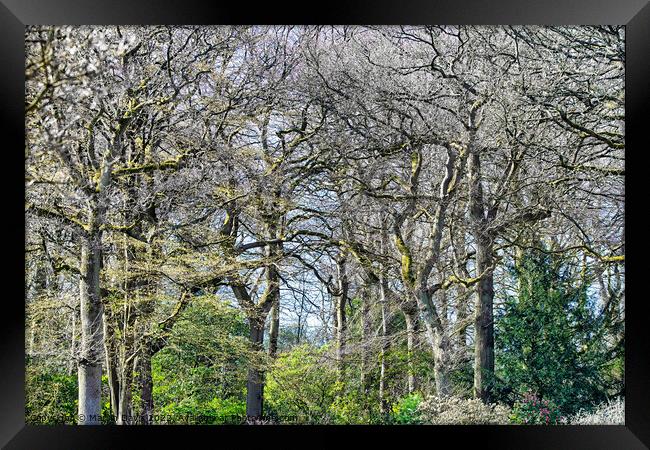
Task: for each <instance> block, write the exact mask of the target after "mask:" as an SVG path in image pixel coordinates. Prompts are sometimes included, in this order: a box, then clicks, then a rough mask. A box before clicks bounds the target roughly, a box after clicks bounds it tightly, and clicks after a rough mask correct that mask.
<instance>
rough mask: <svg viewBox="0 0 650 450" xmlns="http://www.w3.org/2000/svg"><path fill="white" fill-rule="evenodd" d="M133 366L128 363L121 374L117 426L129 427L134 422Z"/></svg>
mask: <svg viewBox="0 0 650 450" xmlns="http://www.w3.org/2000/svg"><path fill="white" fill-rule="evenodd" d="M132 381H133V364H132V362H127V363H126V364H125V365H124V367H123V368H122V370H121V374H120V391H119V403H118V411H119V414H118V416H117V421H116V424H117V425H129V424H131V422H132V402H131V400H132V392H131V385H132Z"/></svg>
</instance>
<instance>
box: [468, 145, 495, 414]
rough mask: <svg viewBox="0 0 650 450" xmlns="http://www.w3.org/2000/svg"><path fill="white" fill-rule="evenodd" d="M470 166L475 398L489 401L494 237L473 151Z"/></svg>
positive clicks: (491, 369)
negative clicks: (474, 283) (474, 251)
mask: <svg viewBox="0 0 650 450" xmlns="http://www.w3.org/2000/svg"><path fill="white" fill-rule="evenodd" d="M468 164H469V170H468V173H469V191H470V198H469V209H470V217H471V230H472V234H473V237H474V241H475V245H476V275H477V276H481V277H482V278H481V280H480V281H479V282H478V283H477V284H476V307H475V321H474V330H475V331H474V334H475V336H474V396H475V397H476V398H480V399H481V400H483V401H484V402H487V401H489V397H490V380H492V378H493V376H494V323H493V320H492V306H493V301H494V279H493V274H492V271H491V270H492V268H491V266H492V242H493V238H492V236H491V235H490V234H489V233H488V232H487V230H486V227H487V224H488V218H487V217H486V211H485V205H484V199H483V187H482V185H481V160H480V156H479V153H478V152H477V151H474V152H473V153H472V154H471V156H470V157H469V158H468Z"/></svg>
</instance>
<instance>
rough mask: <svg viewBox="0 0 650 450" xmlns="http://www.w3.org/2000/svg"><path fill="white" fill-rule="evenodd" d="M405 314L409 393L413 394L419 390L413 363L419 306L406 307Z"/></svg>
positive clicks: (410, 305)
mask: <svg viewBox="0 0 650 450" xmlns="http://www.w3.org/2000/svg"><path fill="white" fill-rule="evenodd" d="M403 312H404V320H405V322H406V352H407V355H406V358H407V360H406V363H407V379H408V393H409V394H411V393H413V392H414V391H415V390H416V389H417V379H416V377H415V366H414V361H413V351H414V350H415V332H416V327H417V320H418V311H417V305H412V304H409V305H406V306H405V307H404V310H403Z"/></svg>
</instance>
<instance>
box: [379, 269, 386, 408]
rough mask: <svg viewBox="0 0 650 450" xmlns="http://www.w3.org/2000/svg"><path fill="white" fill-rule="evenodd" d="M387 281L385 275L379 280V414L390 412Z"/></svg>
mask: <svg viewBox="0 0 650 450" xmlns="http://www.w3.org/2000/svg"><path fill="white" fill-rule="evenodd" d="M386 288H387V286H386V280H385V278H384V275H383V273H382V274H381V275H380V278H379V303H380V305H381V351H380V354H379V360H380V363H381V367H380V371H379V412H380V413H381V414H385V413H387V412H388V399H387V398H386V352H387V351H388V311H387V304H386V303H387V298H386Z"/></svg>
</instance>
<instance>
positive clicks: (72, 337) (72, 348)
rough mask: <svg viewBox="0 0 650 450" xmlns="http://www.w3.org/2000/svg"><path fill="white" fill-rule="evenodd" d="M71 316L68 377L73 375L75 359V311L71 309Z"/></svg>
mask: <svg viewBox="0 0 650 450" xmlns="http://www.w3.org/2000/svg"><path fill="white" fill-rule="evenodd" d="M71 315H72V318H71V319H70V322H71V323H72V327H71V328H72V329H71V331H70V362H69V364H68V375H72V374H73V373H74V369H75V367H74V366H75V361H76V359H77V339H76V336H77V310H76V309H74V308H73V309H72V314H71ZM32 332H33V329H32Z"/></svg>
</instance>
